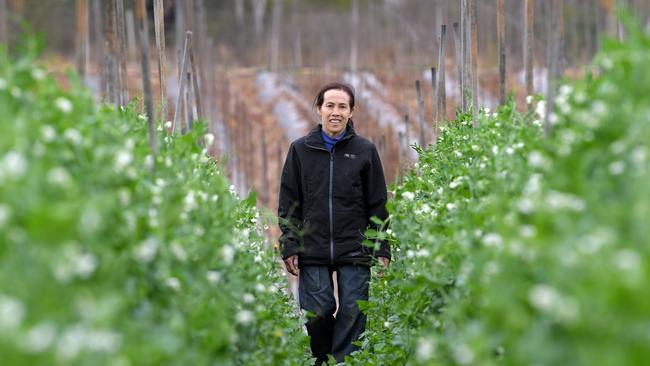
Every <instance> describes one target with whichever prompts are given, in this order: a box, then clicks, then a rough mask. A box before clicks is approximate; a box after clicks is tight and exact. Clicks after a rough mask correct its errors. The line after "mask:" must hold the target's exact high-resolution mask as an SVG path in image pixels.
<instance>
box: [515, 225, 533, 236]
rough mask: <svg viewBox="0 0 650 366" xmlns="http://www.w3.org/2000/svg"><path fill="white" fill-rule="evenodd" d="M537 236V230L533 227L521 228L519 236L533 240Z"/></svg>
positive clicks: (523, 226) (524, 226) (525, 226)
mask: <svg viewBox="0 0 650 366" xmlns="http://www.w3.org/2000/svg"><path fill="white" fill-rule="evenodd" d="M535 234H537V229H536V228H535V227H534V226H532V225H521V227H519V235H521V236H522V237H524V238H532V237H533V236H535Z"/></svg>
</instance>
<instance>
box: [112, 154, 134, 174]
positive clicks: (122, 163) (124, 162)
mask: <svg viewBox="0 0 650 366" xmlns="http://www.w3.org/2000/svg"><path fill="white" fill-rule="evenodd" d="M132 161H133V155H131V152H130V151H128V150H120V151H118V152H117V154H116V155H115V161H114V164H113V166H114V168H115V170H117V171H122V170H124V168H126V167H127V166H129V165H130V164H131V162H132Z"/></svg>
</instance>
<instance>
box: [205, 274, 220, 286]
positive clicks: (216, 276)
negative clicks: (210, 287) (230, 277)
mask: <svg viewBox="0 0 650 366" xmlns="http://www.w3.org/2000/svg"><path fill="white" fill-rule="evenodd" d="M205 279H207V280H208V282H210V283H212V284H215V285H216V284H217V283H219V281H220V280H221V273H219V272H217V271H208V272H206V274H205Z"/></svg>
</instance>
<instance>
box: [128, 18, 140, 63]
mask: <svg viewBox="0 0 650 366" xmlns="http://www.w3.org/2000/svg"><path fill="white" fill-rule="evenodd" d="M134 24H135V21H134V19H133V9H127V10H126V40H127V42H126V45H127V48H128V49H129V58H130V59H132V60H133V59H135V58H136V56H137V54H136V52H137V51H136V46H135V44H136V40H135V25H134Z"/></svg>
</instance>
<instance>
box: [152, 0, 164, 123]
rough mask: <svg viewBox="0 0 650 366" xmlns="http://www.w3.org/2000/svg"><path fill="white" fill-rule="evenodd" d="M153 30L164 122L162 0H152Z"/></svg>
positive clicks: (161, 113)
mask: <svg viewBox="0 0 650 366" xmlns="http://www.w3.org/2000/svg"><path fill="white" fill-rule="evenodd" d="M153 15H154V31H155V33H156V53H157V56H158V81H159V89H160V90H159V92H160V115H161V121H162V122H163V123H164V122H165V120H166V119H167V97H166V91H167V56H166V55H165V9H164V7H163V0H154V10H153Z"/></svg>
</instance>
